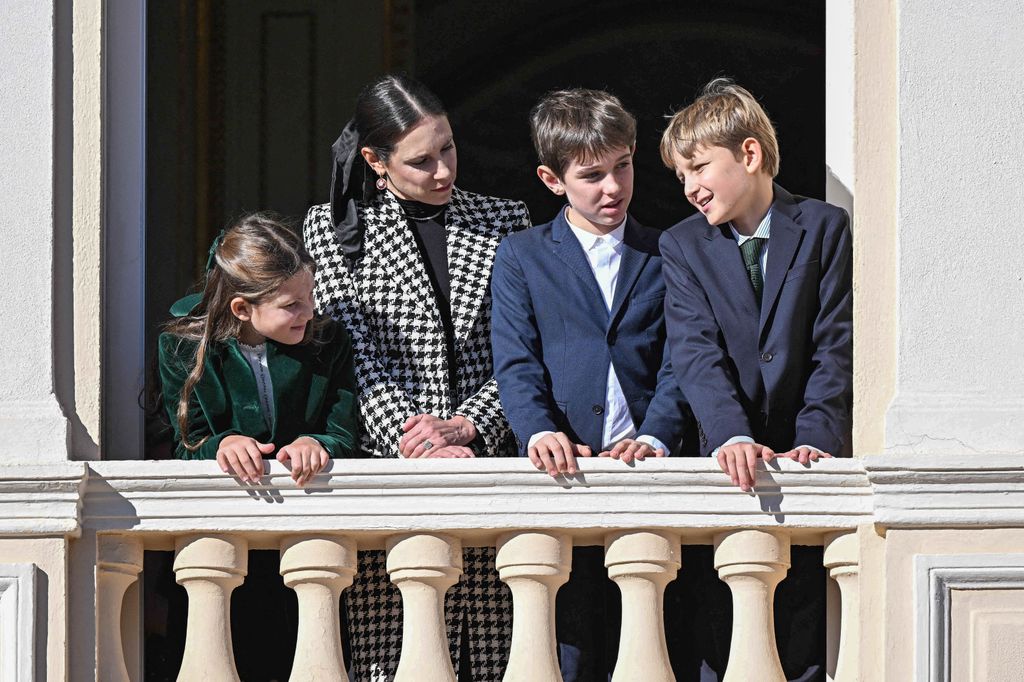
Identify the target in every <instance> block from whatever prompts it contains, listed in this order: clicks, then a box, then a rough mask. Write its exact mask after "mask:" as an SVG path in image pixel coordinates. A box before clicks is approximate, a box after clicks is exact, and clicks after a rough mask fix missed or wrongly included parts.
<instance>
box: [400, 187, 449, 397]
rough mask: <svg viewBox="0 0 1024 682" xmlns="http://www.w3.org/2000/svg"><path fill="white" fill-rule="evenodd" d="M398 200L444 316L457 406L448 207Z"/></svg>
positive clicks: (439, 309) (443, 322)
mask: <svg viewBox="0 0 1024 682" xmlns="http://www.w3.org/2000/svg"><path fill="white" fill-rule="evenodd" d="M395 199H396V200H397V201H398V204H399V206H401V208H402V212H403V213H404V214H405V217H406V219H407V221H408V223H409V229H410V230H411V231H412V234H413V237H414V238H415V239H416V245H417V246H418V247H419V250H420V255H421V256H422V257H423V263H424V265H425V266H426V268H427V277H428V279H430V285H431V287H432V288H433V290H434V297H435V298H436V299H437V309H438V311H439V312H440V313H441V325H442V326H443V327H444V338H445V346H446V349H447V355H448V389H449V391H450V395H451V401H452V405H453V406H454V405H456V404H457V403H458V390H457V386H458V383H457V379H458V370H457V368H456V366H455V325H454V324H453V323H452V302H451V276H450V275H449V272H448V239H447V232H446V230H445V218H446V217H447V212H448V204H443V205H441V206H435V205H433V204H424V203H422V202H419V201H410V200H409V199H399V198H398V197H395Z"/></svg>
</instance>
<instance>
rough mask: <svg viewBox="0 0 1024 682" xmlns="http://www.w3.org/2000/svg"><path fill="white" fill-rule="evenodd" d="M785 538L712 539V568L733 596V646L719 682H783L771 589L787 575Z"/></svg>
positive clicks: (746, 533) (745, 534) (738, 535)
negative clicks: (713, 546) (713, 550)
mask: <svg viewBox="0 0 1024 682" xmlns="http://www.w3.org/2000/svg"><path fill="white" fill-rule="evenodd" d="M789 565H790V562H789V536H788V535H782V534H776V533H771V532H768V531H762V530H737V531H729V532H727V533H720V534H719V535H717V536H715V568H716V569H718V577H719V578H721V579H722V580H723V581H725V582H726V584H728V585H729V589H730V590H731V591H732V641H731V644H730V648H729V665H728V667H727V668H726V671H725V678H724V680H723V682H746V681H747V680H759V681H760V682H785V680H786V677H785V675H784V674H783V673H782V664H781V663H780V661H779V651H778V648H777V647H776V645H775V611H774V602H775V586H776V585H778V584H779V582H781V581H782V579H783V578H785V577H786V571H787V570H788V569H789Z"/></svg>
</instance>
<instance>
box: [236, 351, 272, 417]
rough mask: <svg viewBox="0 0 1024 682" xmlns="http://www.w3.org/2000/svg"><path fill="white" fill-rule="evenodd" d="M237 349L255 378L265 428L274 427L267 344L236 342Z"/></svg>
mask: <svg viewBox="0 0 1024 682" xmlns="http://www.w3.org/2000/svg"><path fill="white" fill-rule="evenodd" d="M238 349H239V350H240V351H242V355H244V356H245V359H246V360H248V361H249V367H250V368H252V375H253V378H254V379H256V392H257V393H258V394H259V398H260V408H261V412H262V413H263V421H264V422H265V423H266V425H267V430H270V429H273V427H274V385H273V384H272V383H271V382H270V367H269V366H268V365H267V344H266V342H264V343H261V344H259V345H258V346H247V345H246V344H244V343H242V342H241V341H239V342H238Z"/></svg>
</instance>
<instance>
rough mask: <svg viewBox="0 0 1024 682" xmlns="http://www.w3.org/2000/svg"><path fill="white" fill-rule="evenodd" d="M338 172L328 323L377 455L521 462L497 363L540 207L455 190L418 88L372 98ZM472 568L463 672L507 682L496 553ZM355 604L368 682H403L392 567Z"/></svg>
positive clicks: (314, 222)
mask: <svg viewBox="0 0 1024 682" xmlns="http://www.w3.org/2000/svg"><path fill="white" fill-rule="evenodd" d="M334 159H335V164H334V177H333V180H332V186H331V202H330V203H329V204H323V205H320V206H314V207H313V208H311V209H310V210H309V213H308V214H307V216H306V222H305V226H304V236H305V241H306V248H307V249H308V251H309V253H310V254H311V255H312V256H313V258H314V259H316V261H317V266H318V267H317V271H316V283H315V298H316V304H317V308H318V309H319V310H320V311H322V312H326V313H328V314H330V315H331V316H333V317H334V318H336V319H338V320H340V321H341V322H342V323H343V324H344V325H345V327H346V328H347V330H348V331H349V333H350V335H351V337H352V343H353V348H354V352H355V370H356V378H357V380H358V383H359V390H360V397H359V403H360V409H361V412H362V415H361V427H362V428H361V431H362V434H363V437H362V444H361V445H362V449H363V451H364V452H365V453H366V454H368V455H372V456H375V457H473V456H490V457H493V456H514V455H515V454H516V448H515V443H514V440H513V437H512V435H511V432H510V430H509V427H508V423H507V421H506V420H505V416H504V413H503V412H502V409H501V404H500V402H499V400H498V391H497V385H496V384H495V380H494V373H493V367H492V362H491V347H490V327H491V299H490V293H489V283H490V274H491V265H492V263H493V260H494V253H495V249H497V247H498V243H499V242H500V241H501V239H502V238H503V237H504V236H505V235H507V234H509V233H511V232H513V231H516V230H519V229H522V228H525V227H528V226H529V224H530V223H529V214H528V213H527V210H526V206H525V205H524V204H523V203H521V202H515V201H509V200H506V199H497V198H494V197H486V196H481V195H477V194H471V193H469V192H463V191H461V190H459V189H457V188H456V187H455V186H454V183H455V175H456V153H455V144H454V141H453V139H452V132H451V128H450V127H449V125H448V119H447V116H446V114H445V111H444V108H443V106H442V105H441V103H440V101H438V99H437V98H436V97H435V96H434V95H433V94H432V93H431V92H430V91H429V90H427V89H426V88H425V87H424V86H423V85H422V84H420V83H418V82H416V81H414V80H412V79H411V78H408V77H405V76H395V75H389V76H385V77H383V78H381V79H380V80H378V81H376V82H375V83H373V84H371V85H369V86H368V87H366V88H365V89H364V90H363V91H362V93H361V94H360V95H359V98H358V99H357V101H356V112H355V117H354V118H353V120H352V121H351V122H349V124H348V125H347V126H346V127H345V129H344V131H343V132H342V134H341V137H339V138H338V141H337V142H335V144H334ZM463 563H464V567H465V570H464V574H463V578H462V580H461V581H460V582H459V584H458V585H456V586H455V587H454V588H452V590H451V591H450V592H449V594H448V596H447V599H446V604H445V611H446V618H447V623H448V635H449V647H450V650H451V654H452V657H453V659H454V661H455V669H456V671H457V672H460V673H461V674H464V675H468V676H469V679H472V680H500V679H501V676H502V672H503V668H504V663H505V661H506V660H507V654H508V650H507V648H508V641H509V640H510V638H511V597H510V595H509V592H508V589H507V588H506V587H505V585H504V584H502V583H501V582H500V581H499V580H498V576H497V573H496V571H495V567H494V551H493V549H490V548H468V549H466V550H465V556H464V562H463ZM345 595H346V599H345V609H346V616H347V621H348V624H349V637H350V641H351V647H352V661H351V662H350V669H351V671H352V673H353V675H354V678H355V679H357V680H364V679H367V680H368V679H373V680H378V679H387V680H390V679H392V678H393V676H394V672H395V669H396V668H397V665H398V658H399V653H400V648H401V598H400V595H399V593H398V591H397V588H395V587H394V586H393V585H392V584H391V583H390V582H389V580H388V576H387V573H386V571H385V566H384V556H383V552H380V551H372V552H365V553H362V555H361V557H360V573H359V575H358V576H357V578H356V582H355V584H353V586H352V587H351V588H350V589H349V590H348V591H347V592H346V593H345ZM461 674H460V677H462V675H461ZM463 679H465V678H463Z"/></svg>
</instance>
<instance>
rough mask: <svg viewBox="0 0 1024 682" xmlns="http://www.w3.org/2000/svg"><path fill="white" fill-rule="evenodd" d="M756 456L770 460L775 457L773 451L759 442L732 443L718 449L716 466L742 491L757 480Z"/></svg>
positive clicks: (749, 487)
mask: <svg viewBox="0 0 1024 682" xmlns="http://www.w3.org/2000/svg"><path fill="white" fill-rule="evenodd" d="M758 458H761V459H763V460H764V461H766V462H770V461H772V460H773V459H775V452H774V451H773V450H772V449H771V448H770V447H768V446H767V445H761V444H759V443H733V444H732V445H723V446H722V447H721V448H719V449H718V466H720V467H722V471H724V472H725V473H727V474H729V478H730V479H731V480H732V482H733V485H738V486H739V487H740V490H742V491H744V492H748V491H749V490H750V489H751V488H753V487H754V481H756V480H757V460H758Z"/></svg>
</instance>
